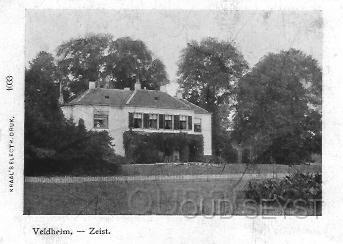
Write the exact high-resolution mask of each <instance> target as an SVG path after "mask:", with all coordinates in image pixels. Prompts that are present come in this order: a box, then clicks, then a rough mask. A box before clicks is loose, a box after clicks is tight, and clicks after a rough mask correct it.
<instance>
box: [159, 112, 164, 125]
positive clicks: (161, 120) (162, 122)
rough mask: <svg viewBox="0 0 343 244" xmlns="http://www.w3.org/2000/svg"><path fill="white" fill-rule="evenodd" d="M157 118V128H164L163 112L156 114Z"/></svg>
mask: <svg viewBox="0 0 343 244" xmlns="http://www.w3.org/2000/svg"><path fill="white" fill-rule="evenodd" d="M158 118H159V120H158V121H159V125H158V126H159V128H160V129H164V114H159V115H158Z"/></svg>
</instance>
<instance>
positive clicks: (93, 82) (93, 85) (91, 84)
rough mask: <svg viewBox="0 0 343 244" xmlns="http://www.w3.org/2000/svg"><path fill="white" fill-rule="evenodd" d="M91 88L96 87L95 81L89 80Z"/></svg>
mask: <svg viewBox="0 0 343 244" xmlns="http://www.w3.org/2000/svg"><path fill="white" fill-rule="evenodd" d="M88 89H89V90H91V89H95V81H90V82H89V87H88Z"/></svg>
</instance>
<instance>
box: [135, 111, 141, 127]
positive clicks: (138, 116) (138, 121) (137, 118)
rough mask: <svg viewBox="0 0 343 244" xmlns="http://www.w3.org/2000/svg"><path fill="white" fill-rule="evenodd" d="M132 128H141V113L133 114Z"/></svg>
mask: <svg viewBox="0 0 343 244" xmlns="http://www.w3.org/2000/svg"><path fill="white" fill-rule="evenodd" d="M133 128H142V114H138V113H134V114H133Z"/></svg>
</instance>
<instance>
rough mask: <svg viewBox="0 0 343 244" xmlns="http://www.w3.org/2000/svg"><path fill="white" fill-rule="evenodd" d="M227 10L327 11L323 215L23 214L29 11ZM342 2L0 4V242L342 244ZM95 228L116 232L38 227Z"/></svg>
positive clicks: (61, 1)
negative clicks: (11, 172) (12, 149)
mask: <svg viewBox="0 0 343 244" xmlns="http://www.w3.org/2000/svg"><path fill="white" fill-rule="evenodd" d="M65 8H68V9H122V8H123V9H223V8H226V9H229V10H248V9H249V10H254V9H261V10H262V9H268V10H323V15H324V53H323V74H324V80H323V84H324V89H323V101H324V102H323V114H324V119H323V121H324V122H323V177H324V178H323V180H324V188H323V191H324V201H325V202H324V209H323V217H319V218H315V217H312V218H306V219H297V218H296V217H286V218H284V217H271V219H266V217H265V218H262V217H259V218H256V219H248V218H246V217H234V218H231V219H223V218H220V217H216V218H212V219H206V218H205V217H197V218H194V219H191V220H190V219H187V218H185V217H182V216H170V217H164V216H139V217H137V216H23V215H22V208H23V201H22V198H23V178H22V177H19V176H18V174H21V175H22V173H23V145H24V143H23V121H24V116H23V115H24V113H23V112H24V111H23V108H24V102H23V95H24V83H23V80H24V43H25V41H24V37H25V32H24V27H25V9H65ZM342 9H343V4H342V3H340V2H339V1H338V0H337V1H333V0H332V1H319V0H308V1H305V0H292V1H276V0H268V1H248V0H243V1H242V0H241V1H232V0H227V1H214V0H212V1H211V0H201V1H200V0H192V1H189V0H188V1H184V0H183V1H182V0H180V1H175V0H174V1H161V0H160V1H158V0H155V1H143V0H137V1H135V0H130V1H124V0H121V1H113V0H112V1H110V0H107V1H106V0H103V1H100V0H98V1H90V0H88V1H86V0H74V1H67V0H59V1H58V0H50V1H42V0H31V1H24V0H22V1H19V0H18V1H5V0H3V1H1V2H0V31H1V34H0V52H1V54H0V80H1V83H0V84H1V85H0V97H1V110H0V126H1V127H0V130H1V131H0V143H1V144H0V146H1V148H0V149H1V150H0V152H2V153H1V155H0V157H1V164H0V173H1V176H2V177H0V181H1V182H0V192H1V193H2V194H1V197H0V206H1V208H0V213H1V216H0V219H1V229H0V241H3V242H4V243H37V242H47V241H49V242H56V243H57V242H62V243H75V242H84V243H93V242H98V241H104V242H111V243H122V242H128V243H133V242H147V243H161V242H163V243H179V242H187V243H189V242H192V243H200V242H204V243H238V242H240V243H251V242H257V243H260V242H262V243H290V242H291V243H294V242H295V243H297V242H302V243H340V242H342V239H343V238H342V237H343V236H342V235H343V234H341V233H342V231H341V227H340V226H341V223H342V216H343V215H342V211H341V206H342V205H343V204H342V203H343V202H342V200H343V198H342V194H340V193H341V192H342V190H341V189H342V187H343V185H342V183H343V182H342V177H340V173H341V172H342V166H343V162H341V161H342V160H341V159H342V158H343V157H342V155H341V152H342V149H341V148H342V146H343V143H342V138H343V131H342V121H343V120H342V118H343V112H342V111H343V109H342V100H341V97H342V95H341V94H343V93H342V84H343V82H342V75H341V72H339V71H341V70H342V66H343V60H342V53H343V52H342V51H343V45H342V43H343V38H342V37H343V35H342V31H341V29H342V26H343V23H342V22H343V21H342V16H343V11H342ZM7 74H14V75H15V90H14V92H12V93H9V92H7V91H5V90H4V88H3V86H4V79H5V76H6V75H7ZM9 114H13V115H14V116H15V117H16V125H15V126H16V127H15V128H16V136H15V140H16V174H17V177H16V183H15V189H16V193H15V194H9V193H8V189H7V160H8V157H7V152H8V150H7V148H8V143H7V138H8V136H7V134H8V131H7V128H8V122H7V118H8V116H9ZM52 224H53V225H55V226H61V227H65V228H68V227H69V226H78V227H80V228H82V227H86V226H89V225H94V226H101V225H103V226H106V227H110V228H111V229H112V230H113V232H115V233H114V234H112V235H110V236H109V237H108V236H100V237H94V238H89V236H87V235H85V236H83V237H80V236H79V235H78V236H77V237H76V236H75V235H74V236H72V237H71V238H69V237H63V238H61V239H58V238H57V237H51V236H50V237H41V236H40V237H39V236H35V235H33V233H32V229H31V228H32V227H39V226H51V225H52Z"/></svg>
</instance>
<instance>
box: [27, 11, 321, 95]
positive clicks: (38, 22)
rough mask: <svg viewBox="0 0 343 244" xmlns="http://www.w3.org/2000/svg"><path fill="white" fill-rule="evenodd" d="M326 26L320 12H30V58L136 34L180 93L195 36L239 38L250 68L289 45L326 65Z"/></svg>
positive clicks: (171, 87) (173, 89)
mask: <svg viewBox="0 0 343 244" xmlns="http://www.w3.org/2000/svg"><path fill="white" fill-rule="evenodd" d="M322 29H323V21H322V15H321V12H320V11H237V10H236V11H224V10H218V11H216V10H209V11H207V10H27V11H26V26H25V59H26V60H25V61H26V65H28V63H29V61H30V60H32V59H33V58H35V56H36V55H37V54H38V52H39V51H47V52H50V53H52V54H55V52H56V48H57V46H58V45H60V44H62V43H63V42H65V41H68V40H70V39H71V38H77V37H83V36H85V35H86V34H89V33H94V34H98V33H108V34H112V35H113V37H114V39H116V38H118V37H124V36H130V37H131V38H133V39H140V40H142V41H143V42H145V43H146V45H147V47H148V48H149V49H150V50H151V51H152V53H153V54H154V56H155V57H158V58H159V59H161V60H162V62H163V63H164V64H165V66H166V70H167V73H168V77H169V79H170V81H171V83H170V84H169V85H168V86H167V91H168V92H169V93H170V94H175V92H176V90H177V88H178V86H177V83H176V78H177V63H178V62H179V58H180V55H181V51H182V49H183V48H185V47H186V45H187V43H188V42H190V41H191V40H196V41H200V40H202V39H203V38H206V37H209V36H210V37H215V38H217V39H218V40H225V41H231V42H234V43H235V45H236V47H237V48H238V50H239V51H240V52H241V53H242V54H243V56H244V57H245V59H246V60H247V61H248V63H249V65H250V67H252V66H253V65H255V64H256V63H257V62H258V61H259V60H260V59H261V58H262V57H263V56H264V55H266V54H268V53H270V52H279V51H280V50H287V49H289V48H296V49H300V50H302V51H303V52H305V53H306V54H309V55H312V56H313V57H314V58H315V59H317V60H318V62H319V64H321V61H322V41H323V40H322V39H323V36H322V35H323V33H322Z"/></svg>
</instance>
